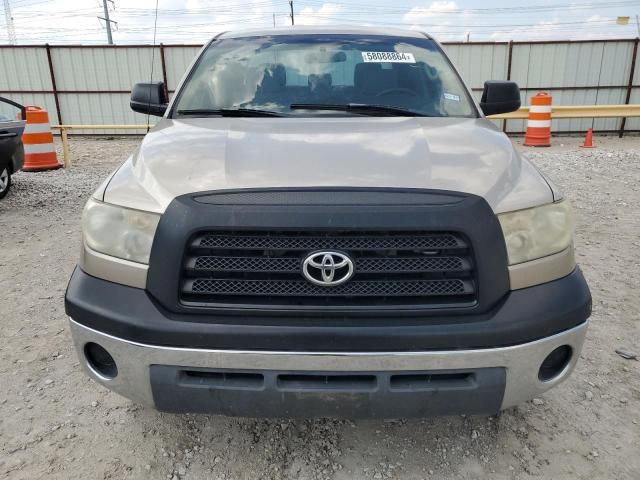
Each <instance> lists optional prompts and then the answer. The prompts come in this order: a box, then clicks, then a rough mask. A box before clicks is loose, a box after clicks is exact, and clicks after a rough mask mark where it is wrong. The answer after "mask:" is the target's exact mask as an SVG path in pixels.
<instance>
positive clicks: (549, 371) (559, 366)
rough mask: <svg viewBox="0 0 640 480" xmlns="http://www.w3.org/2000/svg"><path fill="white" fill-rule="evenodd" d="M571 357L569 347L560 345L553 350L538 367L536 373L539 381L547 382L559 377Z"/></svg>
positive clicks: (571, 353)
mask: <svg viewBox="0 0 640 480" xmlns="http://www.w3.org/2000/svg"><path fill="white" fill-rule="evenodd" d="M572 356H573V349H572V348H571V347H570V346H569V345H562V346H561V347H558V348H556V349H555V350H553V351H552V352H551V353H550V354H549V355H547V358H545V359H544V361H543V362H542V365H540V370H539V371H538V378H539V379H540V381H542V382H548V381H549V380H553V379H554V378H556V377H557V376H558V375H560V374H561V373H562V372H563V371H564V369H565V368H567V365H569V362H570V361H571V357H572Z"/></svg>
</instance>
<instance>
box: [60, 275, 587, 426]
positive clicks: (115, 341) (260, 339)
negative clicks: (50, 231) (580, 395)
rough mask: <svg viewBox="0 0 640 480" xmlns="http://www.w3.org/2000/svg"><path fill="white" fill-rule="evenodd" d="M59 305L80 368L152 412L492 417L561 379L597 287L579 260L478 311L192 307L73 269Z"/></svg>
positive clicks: (577, 347)
mask: <svg viewBox="0 0 640 480" xmlns="http://www.w3.org/2000/svg"><path fill="white" fill-rule="evenodd" d="M66 310H67V314H68V315H69V316H70V317H71V322H70V323H71V332H72V335H73V339H74V342H75V346H76V349H77V352H78V355H79V357H80V360H81V363H82V365H83V366H84V368H85V369H86V371H87V372H88V374H89V375H90V376H91V377H92V378H94V379H95V380H96V381H98V382H99V383H101V384H103V385H104V386H106V387H108V388H110V389H112V390H114V391H116V392H118V393H120V394H122V395H123V396H125V397H128V398H130V399H132V400H134V401H136V402H139V403H141V404H144V405H149V406H153V407H155V408H157V409H159V410H163V411H170V412H207V413H218V414H225V415H237V416H248V417H265V416H267V417H269V416H272V417H296V416H305V417H309V416H311V417H318V416H338V417H383V418H391V417H405V416H428V415H453V414H463V413H465V414H492V413H495V412H497V411H499V410H500V409H503V408H507V407H510V406H513V405H516V404H518V403H521V402H523V401H526V400H528V399H531V398H532V397H534V396H536V395H539V394H541V393H542V392H544V391H546V390H548V389H549V388H551V387H553V386H555V385H557V384H558V383H560V382H562V381H563V380H564V379H566V378H567V376H568V375H569V374H570V372H571V371H572V370H573V368H574V366H575V364H576V361H577V359H578V358H579V355H580V351H581V349H582V344H583V342H584V338H585V334H586V329H587V318H588V317H589V314H590V312H591V296H590V293H589V289H588V287H587V285H586V282H585V280H584V278H583V276H582V274H581V273H580V271H579V270H578V269H576V270H575V271H574V272H572V273H571V274H569V275H567V276H566V277H564V278H561V279H559V280H555V281H552V282H549V283H546V284H542V285H537V286H535V287H530V288H524V289H520V290H516V291H512V292H510V293H509V294H508V295H507V296H506V297H505V298H504V299H503V300H502V301H501V302H500V303H499V304H498V305H496V307H495V308H494V309H493V310H492V311H491V312H489V313H485V314H479V315H456V316H441V317H435V316H432V317H424V318H415V317H411V318H403V317H400V316H399V317H398V318H395V319H393V320H389V319H386V320H384V321H380V320H379V319H367V318H356V319H332V318H326V319H325V318H288V317H287V318H285V317H283V318H271V317H260V316H257V315H254V316H246V317H245V316H242V317H226V316H216V315H211V314H207V315H199V316H198V315H186V314H176V313H173V312H168V311H166V310H163V309H162V307H161V306H160V305H158V304H157V302H155V301H154V299H153V298H152V297H151V296H150V295H149V294H148V292H146V291H145V290H142V289H138V288H132V287H126V286H123V285H118V284H115V283H111V282H108V281H105V280H100V279H97V278H95V277H91V276H90V275H87V274H86V273H84V272H82V271H81V270H80V269H76V271H75V272H74V274H73V277H72V279H71V281H70V283H69V287H68V290H67V295H66ZM90 343H95V344H98V345H100V346H101V347H103V348H104V349H106V350H107V352H108V353H109V354H110V355H111V356H112V357H113V359H114V360H115V363H116V364H117V370H118V373H117V375H116V376H115V377H113V378H108V376H105V375H101V374H100V373H99V371H98V370H96V369H94V368H93V367H92V366H91V365H90V363H89V362H88V361H87V358H86V353H85V351H86V346H87V345H88V344H90ZM561 346H568V347H570V351H571V357H570V359H569V361H568V363H566V365H565V366H564V367H562V368H560V369H559V371H557V372H556V374H555V376H553V377H552V378H551V379H550V380H547V381H541V380H540V379H539V370H540V366H541V364H542V362H543V361H544V359H545V358H546V357H547V356H548V355H549V354H550V353H551V352H552V351H554V350H555V349H556V348H558V347H561Z"/></svg>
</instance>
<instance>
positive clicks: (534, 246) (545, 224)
mask: <svg viewBox="0 0 640 480" xmlns="http://www.w3.org/2000/svg"><path fill="white" fill-rule="evenodd" d="M498 219H499V220H500V225H501V226H502V232H503V234H504V239H505V242H506V244H507V253H508V255H509V265H514V264H516V263H522V262H527V261H529V260H534V259H536V258H541V257H546V256H548V255H552V254H554V253H558V252H561V251H562V250H564V249H565V248H567V247H569V246H570V245H571V242H572V241H573V218H572V215H571V206H570V205H569V203H568V202H567V201H562V202H558V203H552V204H549V205H544V206H541V207H535V208H528V209H526V210H518V211H516V212H508V213H503V214H500V215H498Z"/></svg>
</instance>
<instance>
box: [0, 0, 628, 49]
mask: <svg viewBox="0 0 640 480" xmlns="http://www.w3.org/2000/svg"><path fill="white" fill-rule="evenodd" d="M8 2H9V4H10V8H11V17H12V18H13V25H14V30H15V38H16V43H18V44H44V43H50V44H52V45H54V44H70V43H71V44H104V43H106V41H107V34H106V29H105V22H104V20H101V19H99V18H98V17H100V16H104V12H103V5H102V0H8ZM5 3H6V1H5ZM157 3H158V10H157V13H158V16H157V28H156V42H157V43H160V42H162V43H165V44H175V43H178V44H181V43H189V44H201V43H204V42H206V41H207V40H208V39H209V38H211V37H212V36H213V35H215V34H216V33H218V32H221V31H227V30H242V29H247V28H272V27H273V25H274V24H275V25H277V26H287V25H290V24H291V18H290V16H289V2H288V0H209V1H206V0H182V1H180V0H157ZM108 5H109V16H110V18H111V19H112V20H114V21H115V22H117V23H114V24H113V39H114V43H116V44H150V43H152V42H153V37H154V20H155V11H156V10H155V8H156V0H113V1H109V2H108ZM293 7H294V19H295V24H296V25H373V26H385V25H386V26H392V27H399V28H408V29H418V30H421V31H425V32H427V33H429V34H431V35H432V36H434V37H435V38H437V39H438V40H440V41H467V40H469V41H472V42H473V41H508V40H555V39H563V40H566V39H571V40H576V39H596V38H635V37H637V36H638V29H637V25H636V18H637V17H636V16H637V15H640V0H634V1H633V0H617V1H615V0H610V1H606V0H574V1H570V0H555V1H552V0H529V1H523V0H513V1H512V2H505V1H504V0H502V1H500V0H483V1H482V2H480V1H470V0H435V1H428V0H427V1H422V0H392V1H389V0H336V1H323V0H294V2H293ZM1 13H2V15H1V17H0V44H6V43H10V40H9V38H10V35H9V30H8V23H7V21H6V14H5V13H6V12H4V11H3V12H1ZM618 16H628V17H630V19H629V23H628V25H619V24H618V23H617V22H616V18H617V17H618Z"/></svg>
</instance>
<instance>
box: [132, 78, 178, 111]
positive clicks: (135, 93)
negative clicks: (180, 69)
mask: <svg viewBox="0 0 640 480" xmlns="http://www.w3.org/2000/svg"><path fill="white" fill-rule="evenodd" d="M168 104H169V99H168V98H167V94H166V93H165V89H164V83H162V82H151V83H148V82H147V83H136V84H135V85H134V86H133V89H132V90H131V101H130V102H129V106H130V107H131V110H133V111H134V112H138V113H148V114H150V115H156V116H157V117H161V116H162V115H164V112H165V111H166V110H167V105H168Z"/></svg>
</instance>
